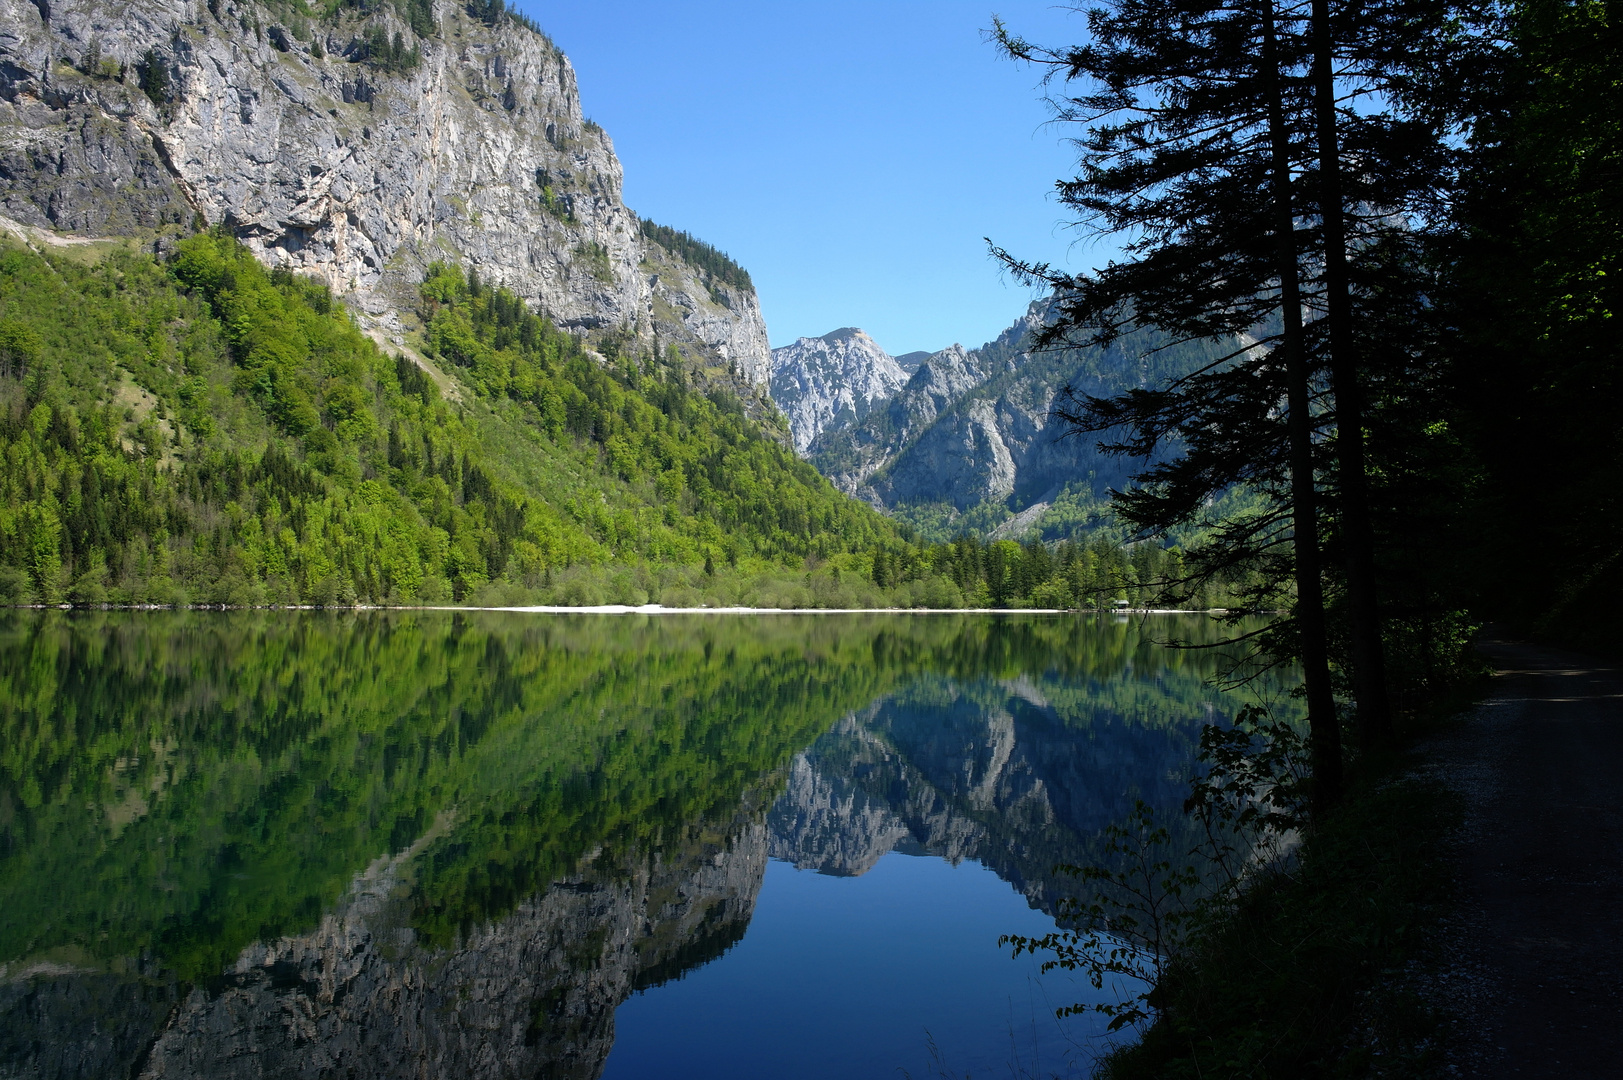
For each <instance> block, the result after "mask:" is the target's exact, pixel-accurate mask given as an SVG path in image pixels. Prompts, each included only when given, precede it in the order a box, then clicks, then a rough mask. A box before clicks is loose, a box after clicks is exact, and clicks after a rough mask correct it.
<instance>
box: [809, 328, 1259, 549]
mask: <svg viewBox="0 0 1623 1080" xmlns="http://www.w3.org/2000/svg"><path fill="white" fill-rule="evenodd" d="M1049 318H1050V308H1049V302H1048V301H1046V300H1043V301H1038V302H1035V303H1033V304H1031V305H1030V306H1029V307H1028V308H1027V310H1026V313H1025V314H1024V315H1023V316H1021V317H1020V318H1019V319H1017V320H1016V321H1015V322H1014V323H1013V325H1011V326H1010V327H1009V328H1008V329H1006V330H1004V331H1003V332H1002V333H1001V334H999V335H998V337H997V338H996V339H994V340H992V341H989V342H987V343H986V344H984V345H982V346H980V347H979V348H977V349H965V348H964V347H963V346H961V345H953V346H951V347H950V348H946V349H943V350H941V351H940V352H937V353H932V354H930V355H929V356H927V357H925V358H924V359H923V360H922V361H920V362H919V364H918V367H917V368H916V370H915V371H914V372H913V374H912V375H911V376H910V377H909V378H908V381H907V383H906V385H904V386H903V387H902V388H901V389H900V390H898V391H897V392H896V393H895V394H894V395H893V396H892V397H891V398H890V399H889V400H888V401H885V402H883V403H882V404H876V405H875V406H874V407H873V408H872V409H871V410H870V412H869V414H868V416H867V417H865V418H863V419H860V420H857V421H856V422H854V423H849V424H832V425H829V426H827V427H825V428H824V429H823V430H822V431H821V432H820V433H819V434H818V436H817V437H816V438H815V439H813V440H812V442H811V443H810V445H809V446H808V447H807V448H806V450H805V456H806V458H807V459H808V460H810V461H811V462H812V464H814V465H815V466H817V469H818V471H820V472H822V473H823V475H825V476H827V477H828V478H829V479H830V480H832V481H833V482H834V484H835V486H836V487H838V488H840V489H841V490H842V491H845V492H847V493H849V494H852V495H856V496H858V497H860V498H863V499H866V500H867V501H869V502H870V503H872V504H873V505H875V506H877V507H879V508H880V509H884V510H890V511H900V512H902V513H903V514H904V516H906V514H907V512H908V511H910V510H914V509H917V508H926V509H928V510H930V511H931V514H926V515H924V517H925V518H928V517H930V516H931V515H932V514H933V515H934V516H935V517H936V519H937V520H940V521H944V522H945V523H946V524H945V525H944V526H942V528H943V529H944V532H943V533H942V535H941V536H938V538H946V537H950V536H951V535H952V532H951V530H952V528H953V524H952V522H953V521H954V520H955V515H957V514H961V513H963V512H966V511H971V510H978V511H986V510H992V511H994V513H991V514H983V515H982V516H981V520H982V521H986V520H988V519H990V520H991V521H992V522H993V523H994V524H993V525H992V526H991V527H990V528H989V534H990V535H991V536H992V537H994V538H997V537H1019V536H1022V535H1024V534H1026V533H1027V532H1029V531H1031V530H1033V529H1037V530H1041V529H1043V528H1044V524H1043V521H1044V519H1043V515H1044V513H1045V511H1047V510H1048V509H1049V507H1050V506H1052V505H1054V504H1055V502H1056V500H1060V499H1062V498H1063V499H1066V500H1069V502H1068V503H1066V504H1065V505H1066V506H1069V508H1070V509H1069V510H1064V509H1063V507H1062V512H1060V513H1059V516H1058V517H1057V518H1056V521H1058V522H1059V524H1058V525H1057V526H1056V528H1059V529H1068V528H1071V527H1073V526H1074V522H1075V518H1076V514H1077V512H1078V511H1077V508H1078V507H1080V506H1093V507H1100V506H1102V505H1103V504H1104V502H1105V501H1106V500H1107V499H1108V497H1109V492H1110V490H1111V489H1112V488H1121V487H1125V486H1128V485H1130V484H1131V482H1132V476H1133V474H1134V473H1136V472H1139V471H1141V470H1142V469H1143V468H1144V467H1145V463H1144V462H1143V461H1141V460H1138V459H1131V458H1121V457H1114V456H1110V455H1106V454H1104V453H1102V452H1101V451H1100V450H1099V449H1098V439H1097V438H1096V437H1089V436H1080V437H1077V436H1073V435H1071V434H1070V432H1069V431H1068V430H1067V427H1066V425H1065V423H1064V422H1063V421H1061V420H1059V419H1057V418H1056V417H1055V416H1054V406H1055V404H1056V402H1057V401H1058V399H1059V398H1060V395H1061V394H1062V393H1063V392H1064V390H1065V388H1067V387H1069V388H1070V389H1071V390H1072V391H1073V392H1074V393H1076V394H1077V395H1088V394H1092V395H1097V396H1110V395H1113V394H1118V393H1121V392H1123V391H1125V390H1128V389H1130V388H1133V387H1142V386H1150V385H1157V384H1162V383H1165V382H1167V381H1169V380H1171V379H1173V378H1176V377H1178V376H1180V375H1183V374H1186V373H1187V372H1189V371H1192V370H1195V369H1196V368H1198V367H1200V366H1202V365H1204V364H1208V363H1212V362H1214V361H1218V360H1219V359H1220V358H1221V357H1222V356H1224V355H1226V354H1229V353H1232V352H1233V351H1234V347H1235V346H1234V343H1232V342H1180V343H1177V344H1171V343H1168V342H1166V341H1165V340H1163V339H1159V338H1156V337H1154V336H1153V335H1152V334H1151V333H1150V332H1148V331H1135V332H1132V333H1129V334H1126V335H1124V336H1123V337H1121V338H1120V339H1118V340H1117V341H1115V342H1113V343H1112V344H1111V345H1110V346H1108V347H1094V346H1090V347H1086V348H1038V347H1037V346H1036V344H1035V342H1036V337H1037V334H1038V333H1039V332H1040V331H1041V330H1042V329H1043V327H1044V326H1045V325H1046V322H1047V320H1048V319H1049ZM1067 514H1069V515H1070V516H1069V517H1067V516H1066V515H1067ZM1051 538H1053V537H1051Z"/></svg>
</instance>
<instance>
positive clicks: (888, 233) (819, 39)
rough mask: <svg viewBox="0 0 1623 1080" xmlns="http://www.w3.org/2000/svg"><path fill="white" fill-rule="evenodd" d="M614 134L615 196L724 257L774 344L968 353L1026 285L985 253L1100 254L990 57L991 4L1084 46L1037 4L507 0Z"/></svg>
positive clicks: (1059, 14) (1056, 160)
mask: <svg viewBox="0 0 1623 1080" xmlns="http://www.w3.org/2000/svg"><path fill="white" fill-rule="evenodd" d="M519 6H520V7H521V8H522V9H523V10H525V11H526V12H527V13H529V14H530V15H531V16H533V17H534V18H535V19H536V21H537V22H539V23H540V24H541V26H542V28H543V29H545V30H546V31H547V33H549V34H550V35H551V36H552V38H553V40H555V41H556V42H557V43H558V45H559V46H560V47H561V48H562V49H563V50H564V52H565V53H567V54H568V55H569V57H570V59H571V61H572V62H573V63H574V65H575V69H576V71H577V72H578V74H579V77H580V89H581V100H582V104H583V107H584V108H585V111H586V115H588V116H590V117H591V118H592V119H594V120H596V121H597V122H598V123H600V124H602V125H603V127H604V128H606V129H607V130H608V133H609V135H610V136H611V137H612V138H613V139H614V144H615V148H616V150H617V151H618V152H619V155H620V159H621V161H622V162H623V163H624V165H625V197H626V202H627V204H628V205H629V206H631V208H632V209H633V210H635V211H637V213H638V214H640V215H642V216H643V217H645V218H651V219H653V220H655V221H658V222H660V223H662V224H665V225H671V226H674V227H676V228H679V229H686V230H688V231H689V232H691V233H693V234H694V235H695V236H697V237H699V238H700V239H703V240H706V241H708V242H709V243H711V244H714V245H715V246H716V247H719V248H721V249H722V250H724V251H726V252H728V253H729V254H731V255H732V256H733V257H734V258H735V259H737V260H738V261H739V262H740V263H742V264H743V265H744V266H745V267H746V268H747V269H748V270H749V272H750V274H751V276H752V277H753V278H754V280H755V284H756V288H757V289H758V291H759V292H760V296H761V304H762V307H763V309H764V311H765V314H766V322H767V328H768V330H769V331H770V332H771V336H772V344H773V345H783V344H787V343H788V342H790V341H793V340H794V339H795V338H797V337H801V336H812V335H817V334H823V333H827V332H828V331H830V330H833V329H835V328H837V327H841V326H860V327H862V328H863V329H865V330H867V331H868V332H869V333H870V334H872V335H873V337H874V339H875V340H877V341H878V342H879V344H880V345H882V346H884V347H885V348H886V349H887V350H889V351H890V352H892V353H896V354H900V353H904V352H910V351H912V350H914V349H930V350H934V349H940V348H943V347H945V346H947V345H949V344H951V343H952V342H954V341H957V342H961V343H963V344H964V345H967V346H970V347H974V346H976V345H979V344H981V343H982V342H984V341H987V340H989V339H990V338H992V337H994V336H995V335H996V334H997V333H998V332H999V331H1001V330H1002V329H1003V328H1004V327H1005V326H1007V325H1008V324H1009V323H1010V322H1012V321H1013V320H1014V319H1015V317H1016V316H1018V315H1019V314H1020V313H1022V312H1023V311H1024V310H1025V306H1026V303H1027V302H1028V301H1029V300H1030V299H1031V294H1030V293H1029V292H1028V291H1027V290H1025V289H1023V288H1021V287H1019V286H1017V285H1015V284H1014V283H1013V282H1010V281H1007V280H1005V278H1004V276H1003V275H1002V274H1001V272H1000V271H999V269H998V267H997V266H996V264H995V263H993V262H992V260H991V259H990V258H989V257H988V255H987V253H986V245H985V243H984V242H983V240H982V237H986V236H990V237H991V238H992V239H993V240H994V241H996V242H997V243H999V244H1001V245H1003V246H1004V247H1006V248H1008V249H1009V250H1010V251H1012V252H1014V253H1016V254H1018V255H1020V256H1023V257H1025V258H1029V259H1038V260H1047V261H1051V262H1057V263H1068V264H1070V265H1072V266H1078V267H1079V266H1081V265H1082V264H1084V263H1087V264H1090V265H1091V264H1092V263H1093V262H1095V261H1098V260H1099V259H1100V258H1102V256H1101V255H1100V254H1099V253H1098V252H1097V251H1095V250H1094V249H1093V248H1092V247H1091V246H1090V245H1089V244H1088V243H1087V242H1086V241H1083V242H1080V243H1078V242H1077V234H1076V233H1074V232H1073V231H1072V230H1069V229H1066V228H1064V227H1063V222H1064V214H1063V211H1062V208H1061V207H1059V206H1058V204H1057V203H1055V201H1054V200H1053V197H1052V191H1053V184H1054V181H1055V180H1056V179H1058V178H1059V177H1061V176H1068V175H1070V166H1071V164H1072V161H1073V158H1072V155H1071V154H1070V153H1069V152H1068V151H1067V149H1066V147H1065V146H1064V145H1063V142H1062V140H1063V138H1064V137H1065V135H1066V134H1067V133H1066V132H1064V131H1063V130H1061V129H1059V128H1057V127H1055V126H1053V125H1051V124H1049V123H1048V122H1047V121H1048V112H1047V109H1046V107H1045V106H1044V105H1043V103H1042V101H1041V94H1040V91H1039V89H1038V86H1037V82H1038V79H1039V73H1037V72H1036V71H1034V70H1032V69H1030V68H1027V67H1021V66H1017V65H1016V64H1014V63H1012V62H1010V61H1008V60H1004V59H1002V58H1000V57H999V56H998V55H997V54H996V52H995V50H994V49H993V48H992V46H991V45H989V44H987V43H986V41H985V40H984V38H983V36H982V31H984V30H985V29H986V28H988V27H989V26H990V25H991V22H992V14H993V12H994V11H996V12H997V13H998V14H1000V15H1002V16H1003V18H1004V19H1005V20H1006V21H1007V22H1008V23H1009V25H1010V26H1011V27H1012V28H1013V29H1014V30H1016V31H1017V32H1019V33H1021V34H1023V35H1024V36H1026V37H1027V38H1029V39H1032V40H1035V41H1041V42H1045V43H1054V42H1059V43H1065V42H1071V41H1074V40H1076V39H1077V38H1078V37H1079V36H1080V35H1081V33H1082V32H1083V25H1082V18H1081V17H1080V16H1078V15H1074V14H1071V13H1070V12H1068V11H1067V10H1065V9H1063V8H1059V7H1055V6H1053V5H1052V4H1051V3H1048V2H1045V0H1001V2H1000V0H927V2H920V0H869V2H848V0H802V2H799V3H791V2H785V0H753V2H737V0H721V2H716V0H709V2H699V0H663V2H656V0H585V2H575V3H567V4H565V3H550V2H543V0H519Z"/></svg>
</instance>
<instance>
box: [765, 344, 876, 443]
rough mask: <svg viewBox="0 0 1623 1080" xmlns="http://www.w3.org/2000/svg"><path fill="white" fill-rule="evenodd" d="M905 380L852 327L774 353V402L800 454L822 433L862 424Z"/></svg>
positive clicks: (770, 385)
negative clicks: (829, 429) (786, 422)
mask: <svg viewBox="0 0 1623 1080" xmlns="http://www.w3.org/2000/svg"><path fill="white" fill-rule="evenodd" d="M906 382H907V372H905V371H903V370H902V368H901V366H900V365H899V364H897V363H896V361H895V360H894V359H893V358H892V357H891V355H890V354H889V353H887V352H886V351H885V350H884V349H882V348H880V347H879V344H878V343H877V342H876V341H874V339H873V338H871V337H869V336H868V335H867V334H865V333H863V332H862V331H861V330H858V329H856V328H855V327H850V326H847V327H844V328H842V329H839V330H835V331H833V332H832V333H828V334H824V335H823V336H822V337H815V338H806V337H803V338H800V339H798V340H796V341H795V342H794V344H792V345H785V346H784V347H783V348H781V349H773V350H772V380H771V383H770V384H769V389H770V392H771V394H772V400H773V401H775V402H777V403H778V408H780V409H782V410H783V411H784V414H785V415H786V416H787V417H788V418H789V430H790V432H791V433H792V434H793V437H794V444H795V450H797V451H798V452H800V453H802V454H804V453H805V452H806V448H807V447H809V446H810V445H811V444H812V440H814V439H816V438H817V436H818V435H820V434H822V433H823V432H824V431H825V430H826V429H828V428H830V427H834V426H841V427H844V426H849V425H850V424H853V423H856V422H857V421H860V420H862V419H863V418H864V417H866V416H867V415H868V413H870V412H871V411H873V408H874V406H875V405H877V404H879V403H880V402H883V401H887V400H889V399H890V397H891V396H892V395H893V394H895V393H896V391H897V390H900V389H901V388H902V386H903V385H904V384H905V383H906Z"/></svg>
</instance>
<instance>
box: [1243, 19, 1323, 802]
mask: <svg viewBox="0 0 1623 1080" xmlns="http://www.w3.org/2000/svg"><path fill="white" fill-rule="evenodd" d="M1262 78H1263V85H1264V93H1265V94H1266V95H1267V104H1268V139H1269V143H1270V144H1271V147H1272V157H1273V161H1272V171H1273V182H1272V186H1273V204H1274V230H1275V236H1276V239H1277V242H1278V245H1279V304H1280V315H1281V318H1282V319H1283V322H1284V330H1283V340H1282V341H1281V344H1280V346H1279V351H1280V352H1282V353H1284V356H1285V376H1286V395H1287V407H1288V411H1289V417H1288V422H1289V432H1290V435H1289V437H1290V470H1291V511H1292V525H1293V529H1294V532H1295V538H1294V539H1295V553H1296V628H1297V633H1298V634H1299V635H1300V644H1299V648H1300V650H1301V661H1302V678H1303V682H1304V683H1305V684H1306V689H1307V721H1308V737H1309V741H1310V744H1311V747H1312V755H1313V808H1314V811H1315V813H1318V814H1322V813H1323V812H1324V811H1325V810H1327V809H1329V808H1330V807H1332V806H1334V805H1335V804H1336V803H1337V802H1339V801H1340V799H1341V727H1340V723H1339V721H1338V720H1337V718H1336V703H1335V698H1334V696H1333V695H1332V694H1331V691H1330V660H1329V648H1328V645H1327V643H1326V637H1325V615H1324V581H1323V577H1322V574H1321V567H1320V560H1319V522H1318V492H1317V490H1316V488H1315V485H1314V482H1313V427H1312V416H1311V415H1310V410H1311V408H1312V401H1311V396H1310V393H1309V387H1308V365H1307V354H1306V351H1305V350H1304V348H1303V340H1302V338H1303V335H1302V296H1301V284H1300V281H1299V280H1298V267H1297V253H1296V215H1295V214H1294V212H1293V211H1292V208H1291V165H1290V143H1289V135H1288V133H1287V131H1286V127H1285V106H1284V100H1283V90H1282V87H1281V86H1280V74H1279V48H1278V43H1277V41H1276V39H1275V33H1274V9H1273V0H1264V3H1263V8H1262Z"/></svg>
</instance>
